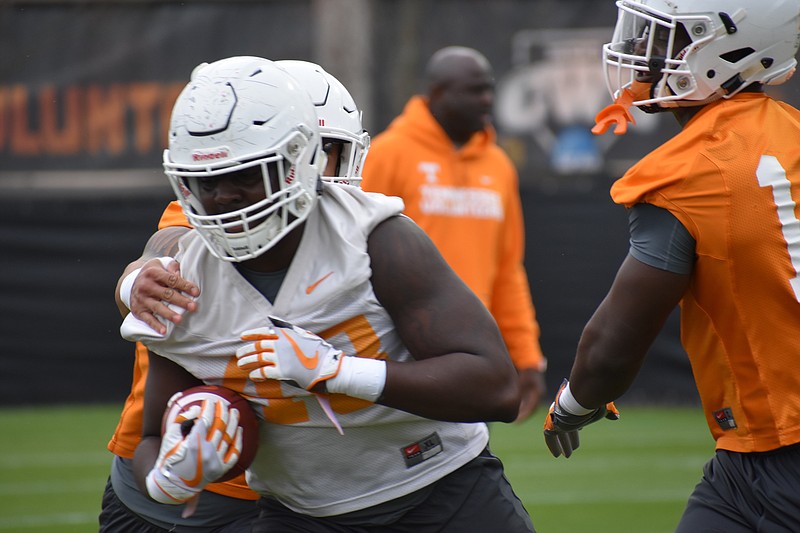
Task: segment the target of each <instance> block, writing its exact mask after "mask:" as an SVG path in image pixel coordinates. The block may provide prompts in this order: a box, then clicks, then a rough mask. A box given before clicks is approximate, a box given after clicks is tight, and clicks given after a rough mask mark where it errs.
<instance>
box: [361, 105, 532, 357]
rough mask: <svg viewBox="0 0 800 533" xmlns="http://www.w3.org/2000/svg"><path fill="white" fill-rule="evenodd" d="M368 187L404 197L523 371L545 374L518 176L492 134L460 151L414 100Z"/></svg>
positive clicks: (392, 130) (374, 148)
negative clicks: (482, 306) (492, 320)
mask: <svg viewBox="0 0 800 533" xmlns="http://www.w3.org/2000/svg"><path fill="white" fill-rule="evenodd" d="M363 175H364V176H363V177H364V180H363V182H362V184H361V185H362V188H363V189H364V190H368V191H377V192H382V193H384V194H387V195H392V196H399V197H401V198H402V199H403V201H404V202H405V214H406V215H408V216H409V217H411V218H412V219H413V220H414V221H416V223H417V224H419V226H420V227H422V229H423V230H425V232H426V233H427V234H428V235H429V236H430V238H431V239H432V240H433V242H434V243H436V246H437V247H438V248H439V250H440V251H441V253H442V255H443V256H444V258H445V259H446V260H447V262H448V263H449V264H450V266H451V267H452V268H453V270H455V271H456V273H457V274H458V275H459V276H461V279H463V280H464V282H465V283H466V284H467V285H468V286H469V287H470V288H471V289H472V290H473V291H474V292H475V294H477V295H478V297H479V298H480V299H481V301H483V303H484V304H485V305H486V307H487V308H488V309H489V311H491V313H492V315H493V316H494V318H495V320H496V321H497V324H498V325H499V326H500V330H501V332H502V334H503V338H504V339H505V341H506V345H507V346H508V350H509V352H510V354H511V358H512V359H513V361H514V364H515V366H516V367H517V368H518V369H523V368H531V367H537V368H540V369H542V370H543V369H544V358H543V356H542V351H541V348H540V347H539V325H538V323H537V322H536V315H535V311H534V307H533V303H532V301H531V293H530V288H529V286H528V278H527V274H526V272H525V267H524V265H523V258H524V247H525V233H524V231H525V230H524V223H523V218H522V205H521V203H520V198H519V188H518V187H519V186H518V177H517V171H516V169H515V168H514V165H513V164H512V162H511V160H510V159H509V158H508V156H507V155H506V154H505V152H503V150H502V149H500V147H499V146H497V144H496V143H495V133H494V130H492V129H491V128H487V129H486V130H484V131H481V132H478V133H476V134H474V135H473V136H472V138H471V139H470V140H469V142H468V143H467V144H465V145H464V146H463V147H462V148H460V149H456V147H455V146H454V145H453V142H452V141H451V140H450V138H449V137H448V136H447V134H446V133H445V132H444V130H443V129H442V127H441V126H440V125H439V123H438V122H437V121H436V119H435V118H434V117H433V115H432V114H431V112H430V111H429V109H428V105H427V102H426V100H425V98H424V97H422V96H415V97H413V98H412V99H411V100H410V101H409V102H408V104H407V105H406V107H405V109H404V110H403V113H402V114H401V115H400V116H399V117H397V118H396V119H395V120H394V121H393V122H392V123H391V124H390V125H389V127H388V128H387V130H386V131H384V132H383V133H381V134H380V135H378V136H377V137H375V138H374V139H373V140H372V144H371V145H370V149H369V154H368V155H367V159H366V162H365V164H364V173H363Z"/></svg>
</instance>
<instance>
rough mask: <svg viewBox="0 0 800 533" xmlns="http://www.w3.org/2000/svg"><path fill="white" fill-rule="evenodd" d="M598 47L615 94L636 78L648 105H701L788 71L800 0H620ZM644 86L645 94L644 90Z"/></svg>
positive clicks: (637, 93)
mask: <svg viewBox="0 0 800 533" xmlns="http://www.w3.org/2000/svg"><path fill="white" fill-rule="evenodd" d="M616 4H617V7H618V10H619V11H618V18H617V24H616V28H615V29H614V37H613V40H612V42H610V43H608V44H606V45H605V46H604V47H603V61H604V64H605V72H606V81H607V84H608V89H609V91H610V92H611V95H612V97H613V98H616V97H617V96H619V93H620V91H622V90H623V89H626V88H631V87H632V86H633V84H634V82H640V81H643V82H645V83H646V84H648V86H647V87H645V90H644V94H642V91H641V90H640V88H634V102H633V105H635V106H639V107H642V108H643V109H644V110H646V111H657V110H660V109H661V108H671V107H682V106H698V105H704V104H707V103H709V102H712V101H714V100H718V99H720V98H730V97H731V96H733V95H734V94H736V93H738V92H739V91H741V90H742V89H744V88H745V87H747V86H748V85H750V84H752V83H763V84H766V85H778V84H780V83H783V82H784V81H786V80H787V79H789V77H791V75H792V74H793V73H794V70H795V66H796V65H797V60H796V59H795V54H796V53H797V49H798V43H799V42H800V41H798V21H799V20H800V0H619V1H618V2H617V3H616ZM648 89H649V94H647V92H648Z"/></svg>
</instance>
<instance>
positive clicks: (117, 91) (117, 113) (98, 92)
mask: <svg viewBox="0 0 800 533" xmlns="http://www.w3.org/2000/svg"><path fill="white" fill-rule="evenodd" d="M125 92H126V90H125V87H123V86H122V85H112V86H110V87H108V88H103V87H100V86H98V85H90V86H89V87H88V88H87V89H86V136H85V137H86V150H87V151H88V152H89V153H90V154H92V155H95V154H97V153H99V152H100V151H101V150H103V149H105V150H106V152H108V153H109V154H120V153H122V152H123V151H124V150H125Z"/></svg>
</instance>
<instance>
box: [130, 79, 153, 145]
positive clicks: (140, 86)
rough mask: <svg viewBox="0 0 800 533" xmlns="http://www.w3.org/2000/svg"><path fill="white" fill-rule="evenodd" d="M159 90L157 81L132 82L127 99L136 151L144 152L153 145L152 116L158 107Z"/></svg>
mask: <svg viewBox="0 0 800 533" xmlns="http://www.w3.org/2000/svg"><path fill="white" fill-rule="evenodd" d="M160 93H161V90H160V85H159V84H157V83H134V84H132V85H131V87H130V93H129V95H128V100H129V103H130V106H131V109H133V117H134V118H133V142H134V146H135V147H136V151H137V152H139V153H140V154H145V153H147V152H149V151H150V150H152V149H153V148H154V147H155V140H156V139H158V138H161V136H160V135H158V136H156V129H155V121H154V120H153V116H154V114H155V112H156V111H157V110H158V108H159V96H160Z"/></svg>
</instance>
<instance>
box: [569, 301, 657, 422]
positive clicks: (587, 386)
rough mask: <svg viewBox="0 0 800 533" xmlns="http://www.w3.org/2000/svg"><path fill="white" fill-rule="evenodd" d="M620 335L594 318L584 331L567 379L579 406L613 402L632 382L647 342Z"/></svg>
mask: <svg viewBox="0 0 800 533" xmlns="http://www.w3.org/2000/svg"><path fill="white" fill-rule="evenodd" d="M624 331H625V329H624V328H621V326H620V325H619V324H615V325H611V324H608V323H605V322H603V321H599V320H597V316H595V317H594V318H592V320H591V321H590V322H589V324H588V325H587V326H586V328H585V329H584V332H583V335H582V336H581V340H580V343H579V345H578V353H577V356H576V358H575V364H574V366H573V367H572V372H571V374H570V377H569V380H570V383H571V389H572V392H573V394H574V396H575V398H576V400H577V401H578V402H579V403H580V404H581V405H582V406H584V407H586V408H589V409H593V408H596V407H600V406H601V405H604V404H606V403H608V402H611V401H614V400H616V399H617V398H619V397H620V396H622V394H624V393H625V391H627V390H628V388H629V387H630V386H631V384H632V383H633V381H634V379H635V378H636V375H637V374H638V372H639V369H640V368H641V365H642V362H643V361H644V357H645V355H646V354H647V350H648V348H649V346H650V342H648V341H647V340H643V339H641V338H640V337H638V336H637V335H625V334H624Z"/></svg>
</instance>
